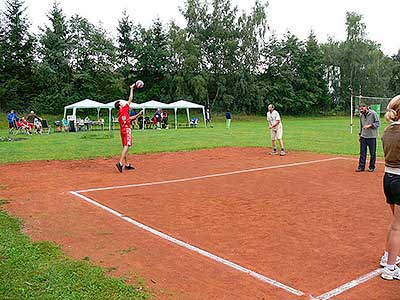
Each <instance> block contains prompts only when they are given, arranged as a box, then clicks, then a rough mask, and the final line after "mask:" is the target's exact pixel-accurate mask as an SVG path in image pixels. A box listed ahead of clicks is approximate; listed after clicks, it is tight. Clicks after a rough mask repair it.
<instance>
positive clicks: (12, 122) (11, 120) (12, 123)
mask: <svg viewBox="0 0 400 300" xmlns="http://www.w3.org/2000/svg"><path fill="white" fill-rule="evenodd" d="M7 120H8V128H9V129H10V130H11V129H13V128H16V126H17V125H16V122H17V121H19V118H18V116H17V114H16V113H15V112H14V111H13V110H12V111H11V112H10V113H9V114H8V115H7Z"/></svg>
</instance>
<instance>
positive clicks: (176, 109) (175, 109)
mask: <svg viewBox="0 0 400 300" xmlns="http://www.w3.org/2000/svg"><path fill="white" fill-rule="evenodd" d="M174 111H175V129H178V115H177V111H178V108H177V107H175V108H174Z"/></svg>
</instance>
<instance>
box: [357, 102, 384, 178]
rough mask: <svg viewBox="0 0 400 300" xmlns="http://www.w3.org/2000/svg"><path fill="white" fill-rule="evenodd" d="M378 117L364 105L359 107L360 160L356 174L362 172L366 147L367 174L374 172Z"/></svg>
mask: <svg viewBox="0 0 400 300" xmlns="http://www.w3.org/2000/svg"><path fill="white" fill-rule="evenodd" d="M379 125H380V122H379V117H378V115H377V114H376V112H374V111H373V110H370V109H369V107H368V106H367V105H365V104H361V105H360V133H359V136H360V138H359V142H360V159H359V162H358V168H357V169H356V172H364V170H365V161H366V159H367V147H368V148H369V155H370V161H369V168H368V171H369V172H374V171H375V162H376V138H377V137H378V127H379Z"/></svg>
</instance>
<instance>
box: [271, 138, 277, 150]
mask: <svg viewBox="0 0 400 300" xmlns="http://www.w3.org/2000/svg"><path fill="white" fill-rule="evenodd" d="M272 148H273V149H276V140H272Z"/></svg>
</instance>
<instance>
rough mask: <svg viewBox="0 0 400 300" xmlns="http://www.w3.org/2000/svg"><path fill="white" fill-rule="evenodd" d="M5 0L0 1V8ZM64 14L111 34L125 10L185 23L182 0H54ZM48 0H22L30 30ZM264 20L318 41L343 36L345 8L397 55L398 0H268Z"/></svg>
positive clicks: (237, 1) (142, 19)
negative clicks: (81, 19)
mask: <svg viewBox="0 0 400 300" xmlns="http://www.w3.org/2000/svg"><path fill="white" fill-rule="evenodd" d="M5 2H6V1H5V0H1V1H0V8H1V9H2V10H3V9H4V3H5ZM58 2H59V3H60V4H61V7H62V9H63V10H64V12H65V14H66V15H67V16H71V15H73V14H76V13H77V14H79V15H80V16H83V17H86V18H87V19H89V21H91V22H92V23H95V24H98V23H99V22H101V23H102V24H103V27H104V28H105V29H106V30H107V31H109V32H110V33H112V34H115V31H116V27H117V24H118V19H120V17H121V15H122V11H123V10H124V9H126V10H127V11H128V14H129V15H130V16H131V18H132V19H133V20H134V21H135V22H136V23H140V24H142V25H143V26H145V27H148V26H149V25H150V24H151V23H152V21H153V20H154V19H155V18H157V17H159V18H160V19H161V20H162V21H163V22H164V23H166V22H168V21H170V20H175V21H176V22H177V23H178V24H179V25H181V26H184V25H185V22H184V19H183V18H182V16H181V15H180V13H179V7H180V6H182V5H183V3H184V0H144V1H138V0H111V1H99V0H58ZM52 3H53V0H25V4H26V6H27V8H28V10H27V12H28V15H29V17H30V20H31V21H32V23H33V24H32V25H33V29H34V31H37V29H36V28H37V27H38V26H42V25H43V24H44V23H45V22H46V20H47V18H46V14H47V12H48V11H49V9H50V8H51V6H52ZM232 3H233V4H234V5H237V6H238V8H239V10H245V11H249V9H250V7H251V6H252V5H253V1H251V0H232ZM269 4H270V5H269V7H268V9H267V13H268V23H269V25H270V28H271V30H273V31H275V32H276V33H277V34H278V36H281V35H282V34H283V33H285V32H286V31H287V30H290V31H291V32H293V33H294V34H295V35H297V36H298V37H299V38H301V39H305V38H306V37H307V36H308V34H309V32H310V30H311V29H312V30H313V31H314V32H315V33H316V35H317V37H318V39H319V41H321V42H325V41H326V40H327V37H328V36H332V37H334V39H336V40H343V39H344V38H345V16H346V12H347V11H356V12H358V13H360V14H362V15H363V20H364V22H365V23H366V25H367V32H368V37H369V38H370V39H372V40H374V41H376V42H378V43H380V44H381V45H382V50H383V51H384V52H385V53H386V54H388V55H392V54H396V53H397V52H398V51H399V49H400V34H399V28H400V17H399V12H400V0H379V1H377V0H335V1H333V0H329V1H328V0H269Z"/></svg>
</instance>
